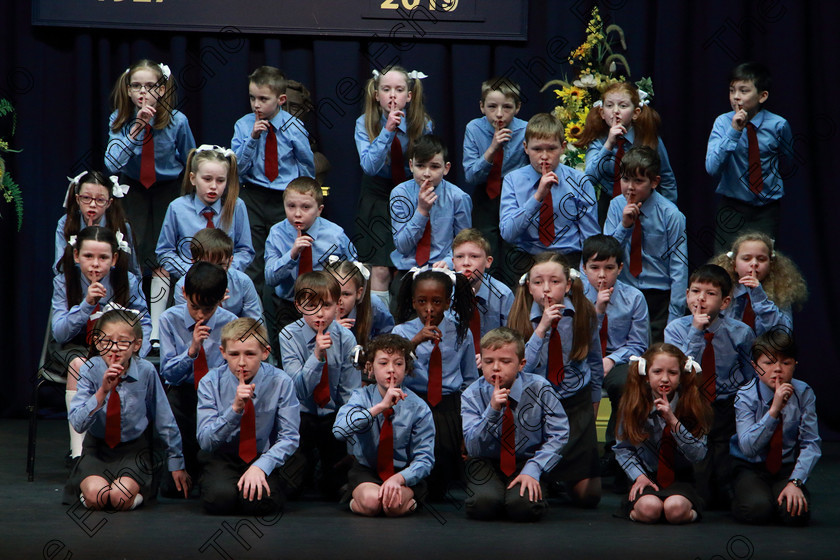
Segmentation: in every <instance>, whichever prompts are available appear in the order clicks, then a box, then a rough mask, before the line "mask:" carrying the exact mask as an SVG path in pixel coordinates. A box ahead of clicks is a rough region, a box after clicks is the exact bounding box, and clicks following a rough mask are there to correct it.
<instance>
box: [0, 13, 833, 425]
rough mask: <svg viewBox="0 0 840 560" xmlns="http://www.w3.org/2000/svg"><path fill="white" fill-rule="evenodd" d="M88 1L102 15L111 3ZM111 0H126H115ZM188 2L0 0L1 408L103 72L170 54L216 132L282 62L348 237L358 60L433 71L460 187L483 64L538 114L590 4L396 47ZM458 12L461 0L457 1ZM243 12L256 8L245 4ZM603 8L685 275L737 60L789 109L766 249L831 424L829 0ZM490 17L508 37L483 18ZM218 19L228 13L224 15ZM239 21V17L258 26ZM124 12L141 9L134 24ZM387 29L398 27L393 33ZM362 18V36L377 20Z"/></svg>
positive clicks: (30, 329)
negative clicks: (667, 164) (81, 21)
mask: <svg viewBox="0 0 840 560" xmlns="http://www.w3.org/2000/svg"><path fill="white" fill-rule="evenodd" d="M400 1H402V0H400ZM423 1H424V2H425V1H426V0H423ZM395 3H396V2H395ZM51 4H52V5H53V7H55V6H56V5H57V4H56V3H55V2H52V3H51ZM61 4H65V3H61ZM75 4H78V3H75ZM93 4H96V3H92V4H91V8H90V10H89V11H90V14H93V13H94V8H99V7H106V6H99V5H97V6H93ZM99 4H103V5H104V4H107V5H108V6H107V7H109V8H114V7H115V6H116V4H118V3H115V2H113V0H109V1H108V2H104V1H103V2H101V3H99ZM123 4H125V5H129V4H130V3H129V2H128V1H127V0H126V1H125V2H123ZM135 4H138V5H139V6H143V7H144V8H146V9H149V10H153V9H157V8H159V5H157V4H155V3H148V2H147V3H141V2H135ZM191 4H193V3H191ZM194 4H197V6H196V7H195V8H194V10H193V12H194V13H193V16H194V17H193V18H192V21H194V22H200V23H201V28H202V29H203V31H202V32H190V31H186V30H180V29H189V28H188V27H187V26H181V25H180V24H178V29H179V30H178V31H175V30H172V28H169V29H164V28H163V26H156V27H155V29H154V30H144V29H130V30H122V29H120V30H116V29H93V28H81V27H80V28H77V27H55V26H33V25H32V17H33V6H32V4H31V3H30V2H27V1H25V0H21V1H15V2H4V4H3V5H4V7H3V8H2V10H3V17H2V22H0V30H2V34H0V95H3V96H5V97H7V98H9V99H10V100H11V101H12V102H14V103H15V105H16V106H17V107H18V109H19V115H18V117H19V120H18V125H19V126H18V133H17V135H16V136H15V137H14V138H13V141H12V144H13V146H14V147H17V148H22V149H23V150H24V151H23V152H22V153H20V154H16V155H13V156H12V157H11V158H10V159H11V165H10V169H11V171H12V172H13V173H14V175H15V177H16V178H17V180H18V182H19V183H20V184H21V185H22V187H23V189H24V194H25V197H26V208H25V212H26V215H25V217H24V225H23V229H22V230H21V231H20V232H19V233H17V232H15V229H14V220H13V219H12V209H11V207H9V206H8V205H6V204H5V203H3V202H2V201H0V213H2V215H3V219H2V220H0V231H2V239H3V241H4V243H3V246H4V249H5V259H4V260H5V262H4V264H3V271H2V273H0V282H2V283H1V284H0V294H2V295H3V297H1V298H0V312H2V323H0V325H2V326H0V328H2V333H3V336H2V337H0V351H2V359H3V362H4V366H5V373H4V375H3V380H4V383H5V386H4V390H3V391H2V395H3V397H2V398H3V401H2V404H3V411H4V413H6V414H13V413H16V414H19V413H21V412H22V410H23V406H24V404H25V402H26V401H27V400H28V398H29V393H30V388H31V377H32V376H33V374H34V373H35V371H36V361H37V356H38V352H39V349H40V345H41V341H42V337H43V334H44V327H45V323H46V320H47V312H48V309H49V302H50V294H51V290H52V275H51V273H50V265H51V263H52V258H53V239H54V231H55V224H56V220H58V218H59V217H60V215H61V212H62V209H61V200H62V196H63V194H64V192H65V189H66V188H67V180H66V177H67V176H68V175H69V176H73V175H75V174H76V173H77V170H78V169H81V167H83V166H86V165H92V166H93V167H96V168H101V167H102V156H103V147H104V142H105V139H106V138H107V134H106V132H107V131H106V127H107V120H108V114H109V113H110V110H111V109H110V107H109V105H108V95H109V92H110V90H111V88H112V86H113V83H114V80H115V78H116V77H117V76H118V75H119V74H120V72H122V71H123V70H124V69H125V68H126V67H127V66H128V65H129V64H131V62H132V61H134V60H137V59H139V58H145V57H148V58H152V59H156V60H160V61H163V62H166V63H167V64H169V66H170V67H171V68H172V69H173V71H174V72H176V76H177V77H178V79H179V81H180V84H181V88H180V96H181V102H180V107H181V109H182V110H183V111H184V113H185V114H186V115H187V116H188V117H189V120H190V123H191V126H192V130H193V132H194V133H195V137H196V140H197V142H198V143H210V144H220V145H229V144H230V139H231V133H232V129H233V123H234V122H235V121H236V119H237V118H239V117H240V116H242V115H243V114H245V113H247V112H248V111H249V106H248V97H247V75H248V73H249V72H250V71H251V70H252V69H253V68H255V67H256V66H259V65H262V64H270V65H275V66H278V67H280V68H282V69H284V70H285V71H286V73H287V75H288V76H290V77H292V78H295V79H297V80H300V81H301V82H303V83H304V84H306V85H307V86H308V87H309V89H310V90H311V91H312V93H313V95H314V98H315V103H316V111H315V114H314V115H313V117H312V119H311V121H310V123H309V126H310V127H311V130H312V132H313V134H314V135H315V136H316V137H317V139H318V141H319V144H320V147H321V150H322V151H323V152H324V153H325V154H326V156H327V157H328V158H329V160H330V162H331V164H332V172H331V173H330V175H329V177H328V180H327V183H328V184H329V186H330V187H331V188H332V190H331V194H330V196H329V198H328V200H327V203H326V204H327V214H328V215H329V218H330V219H332V220H334V221H336V222H338V223H339V224H341V225H342V226H344V227H345V228H346V229H348V231H350V232H353V230H354V223H353V222H354V220H353V218H354V215H355V208H354V206H355V203H356V199H357V195H358V186H359V179H360V169H359V165H358V157H357V154H356V150H355V145H354V143H353V123H354V120H355V119H356V117H357V116H358V115H359V114H360V112H361V100H362V87H363V84H364V81H365V80H366V79H367V78H368V77H369V76H370V71H371V69H373V68H377V69H379V68H382V67H383V66H385V65H387V64H389V63H393V62H400V63H401V64H402V65H403V66H405V67H407V68H409V69H418V70H422V71H424V72H425V73H426V74H428V75H429V77H428V78H427V79H426V80H425V81H424V87H425V90H426V99H427V107H428V110H429V112H430V114H431V115H432V117H433V118H434V121H435V130H436V131H437V132H438V133H439V134H441V135H442V136H443V137H444V139H445V140H446V141H447V142H448V143H449V145H450V148H451V149H450V152H451V153H452V154H454V155H453V157H452V160H453V171H452V172H451V174H450V177H449V178H451V179H452V181H453V182H454V183H455V184H460V183H461V182H462V177H463V174H462V170H461V163H460V153H461V145H462V142H463V131H464V127H465V125H466V124H467V122H468V121H469V120H470V119H473V118H475V117H477V116H479V112H478V99H479V85H480V83H481V81H482V80H485V79H487V78H488V77H490V76H493V75H506V76H508V77H510V78H512V79H514V80H517V81H519V82H520V83H521V84H522V87H523V94H524V99H525V103H524V107H523V109H522V112H521V114H520V116H521V117H523V118H525V119H527V118H528V117H529V116H531V115H533V114H534V113H536V112H540V111H548V110H550V109H551V108H552V107H553V106H554V99H553V94H551V93H550V92H548V93H542V94H541V93H539V88H540V86H541V85H542V84H543V83H544V82H545V81H546V80H549V79H552V78H558V77H562V76H563V75H564V73H566V72H568V69H569V66H568V63H567V57H568V53H569V51H570V50H571V49H573V48H575V47H576V46H577V45H578V44H580V43H581V42H582V41H583V39H584V37H585V26H586V22H587V20H588V15H589V11H590V9H591V8H592V6H593V4H594V3H593V2H590V1H584V0H577V1H570V2H559V1H556V2H539V3H537V2H532V3H530V6H529V10H530V13H529V15H528V21H527V41H526V42H520V41H503V40H488V39H484V40H481V39H476V36H475V35H474V33H477V32H475V31H474V29H475V28H476V27H475V25H473V24H472V23H469V24H466V23H465V24H464V29H465V30H466V29H469V30H470V31H465V32H464V34H463V36H462V38H460V39H457V40H441V39H438V38H435V35H434V33H433V31H434V24H429V23H425V24H423V23H418V24H417V26H418V27H419V29H417V27H412V26H410V25H408V21H407V20H405V21H403V22H402V23H404V24H405V27H403V28H400V29H401V30H402V29H405V30H406V31H405V32H404V33H403V35H402V36H400V37H399V38H398V39H388V38H387V34H385V33H377V34H376V35H375V36H373V35H371V36H369V37H364V38H363V37H356V38H347V37H331V36H330V37H326V36H323V35H321V33H322V32H323V31H324V29H325V28H326V27H328V26H327V25H326V24H324V25H323V26H322V27H319V24H317V23H313V24H312V25H311V27H308V28H307V30H303V29H304V28H303V27H301V28H300V29H301V31H300V32H299V33H298V34H295V35H289V34H272V33H265V32H267V31H268V30H267V29H261V30H256V29H253V28H252V29H248V30H246V29H239V28H237V27H236V26H234V25H231V23H232V21H228V19H227V18H226V15H227V13H228V12H227V11H220V12H216V11H214V10H213V9H212V6H213V5H214V4H213V3H212V2H210V1H209V0H208V1H204V2H194ZM264 4H269V3H268V2H264ZM289 4H301V5H303V4H304V3H291V2H273V3H271V5H272V7H271V8H270V9H269V11H270V10H274V12H273V13H274V14H279V15H272V16H271V17H273V18H275V19H276V20H277V21H282V20H283V17H282V15H283V11H282V6H287V5H289ZM326 4H327V3H326V2H314V3H313V4H312V5H313V6H318V7H320V6H322V5H326ZM340 4H341V5H349V4H351V3H350V2H341V3H340ZM377 4H379V5H382V4H383V2H382V1H381V0H379V1H377V2H358V6H359V7H358V9H357V11H356V12H352V10H351V11H350V12H347V15H346V18H343V19H342V21H339V22H338V23H335V24H330V25H333V26H334V27H336V28H337V27H338V26H339V25H340V24H342V23H346V22H349V21H351V19H352V20H353V21H360V20H359V17H361V16H364V14H368V13H370V10H371V7H372V6H374V7H375V6H376V5H377ZM467 4H468V3H467V2H464V1H463V0H462V1H461V2H460V3H459V4H458V8H457V10H456V13H457V11H458V10H461V9H462V7H464V6H466V5H467ZM487 4H490V3H487ZM46 5H47V3H46V2H45V1H43V2H42V3H41V6H42V7H43V6H46ZM225 5H226V6H228V5H229V6H234V5H236V4H225ZM252 5H257V4H256V3H248V6H252ZM473 5H475V6H478V5H480V3H478V2H475V3H474V4H473ZM493 5H495V6H498V8H497V10H496V11H495V13H493V14H491V15H489V16H488V23H487V26H488V28H487V30H488V33H489V34H490V35H494V36H500V35H504V34H505V33H509V34H508V35H507V38H515V37H517V36H518V35H517V34H518V33H520V32H521V30H522V29H523V26H522V23H523V22H522V21H521V15H522V13H521V9H522V6H523V5H524V3H523V2H515V3H512V2H511V3H508V2H498V3H493ZM238 6H242V4H239V5H238ZM274 6H276V8H275V7H274ZM507 6H515V7H514V8H511V9H508V8H507ZM600 7H601V10H602V14H603V16H604V18H605V21H606V22H607V23H611V22H615V23H618V24H620V25H621V26H622V27H623V28H624V30H625V32H626V40H627V44H628V52H629V54H628V59H629V63H630V66H631V69H632V72H633V76H634V78H636V79H638V78H640V77H642V76H650V77H652V79H653V84H654V87H655V91H656V97H655V98H654V100H653V106H654V107H655V108H656V109H657V110H658V111H659V112H660V113H661V115H662V122H663V127H662V130H661V133H662V137H663V138H664V141H665V143H666V144H667V147H668V152H669V154H670V158H671V162H672V165H673V167H674V171H675V173H676V177H677V182H678V185H679V205H680V207H681V209H682V210H683V211H684V212H685V214H686V215H687V217H688V228H687V232H686V234H687V236H688V239H689V247H690V260H691V265H690V266H692V267H694V266H696V265H698V264H700V263H702V262H704V261H705V260H706V259H707V258H708V257H710V256H711V238H712V235H711V232H712V231H713V226H714V209H715V199H714V196H713V194H712V193H713V190H714V183H713V181H712V180H711V179H710V178H709V176H708V175H707V174H706V172H705V169H704V157H705V152H706V141H707V139H708V135H709V131H710V129H711V126H712V122H713V120H714V118H715V117H716V116H717V115H718V114H720V113H723V112H725V111H728V110H729V104H728V97H727V92H728V83H727V80H726V76H727V72H728V71H729V70H730V68H731V67H732V66H733V65H735V64H736V63H737V62H739V61H742V60H745V59H757V60H761V61H763V62H765V63H767V64H768V65H769V66H770V67H771V68H772V70H773V72H774V78H775V83H774V85H773V88H772V90H771V94H770V98H769V100H768V104H767V107H768V108H769V109H770V110H772V111H774V112H777V113H780V114H782V115H784V116H785V117H786V118H788V119H789V120H790V122H791V125H792V127H793V131H794V134H795V139H796V140H795V147H794V148H795V166H794V169H793V171H792V172H791V174H790V176H789V177H788V178H787V180H786V185H785V186H786V191H787V195H786V197H785V199H784V202H783V212H782V230H783V234H782V236H781V238H780V239H779V241H778V248H779V249H780V250H782V251H785V252H787V253H788V254H790V255H791V256H792V257H793V258H794V259H795V260H796V262H797V263H798V264H799V265H800V267H801V268H802V270H803V272H804V273H805V275H806V277H807V279H808V283H809V287H810V290H811V298H810V300H809V302H808V304H807V305H806V306H805V309H804V310H802V311H801V312H799V313H797V314H796V315H795V324H796V332H797V335H798V339H799V341H800V343H801V347H802V357H801V359H800V365H799V370H798V373H800V374H801V377H802V378H803V379H806V380H807V381H808V382H810V383H811V384H812V385H813V386H814V387H815V389H816V391H817V395H818V404H819V406H820V413H821V416H822V418H823V419H831V420H833V421H834V422H836V421H837V419H838V414H840V413H838V407H836V406H833V403H832V399H831V396H832V395H833V394H836V393H837V392H838V391H840V383H838V380H837V379H838V376H837V373H836V371H837V363H838V357H839V356H838V350H837V348H838V342H840V332H839V331H838V321H837V317H838V315H840V313H838V311H840V309H838V308H840V305H838V300H837V295H836V292H835V282H836V279H837V278H838V277H840V262H838V260H839V259H838V253H840V251H838V250H837V248H836V242H835V239H836V236H837V234H836V232H837V229H836V224H837V218H836V217H835V215H834V213H835V209H837V208H838V207H840V200H838V198H840V197H838V194H837V191H838V189H837V186H836V175H835V173H834V164H835V163H836V161H837V156H836V155H833V151H834V146H836V145H837V144H838V141H839V140H840V138H838V133H839V132H840V131H838V124H840V117H838V114H837V112H836V111H833V107H834V104H833V103H832V101H831V100H832V99H833V96H834V95H835V93H836V92H837V91H840V87H838V86H840V83H838V78H837V73H836V71H835V70H834V66H835V64H834V62H835V60H834V57H835V56H836V53H838V52H840V34H838V33H837V31H836V26H835V22H836V21H837V8H836V4H835V3H833V2H830V1H825V2H798V1H793V0H767V1H761V2H749V1H745V0H709V1H706V2H688V1H685V2H679V1H669V2H656V1H651V2H643V1H630V0H609V1H605V2H601V3H600ZM249 9H250V8H249ZM44 13H45V12H43V11H42V12H40V14H41V15H43V14H44ZM265 13H266V14H267V13H269V12H268V11H267V12H265ZM35 15H36V16H38V12H36V14H35ZM257 15H259V16H262V15H263V14H257ZM500 16H501V17H502V20H501V21H504V22H505V23H506V24H507V27H508V28H509V29H502V28H500V27H498V26H497V25H496V23H498V21H500V19H499V17H500ZM228 17H230V18H231V20H233V18H234V17H235V15H234V16H228ZM236 17H238V18H239V19H237V21H240V22H244V24H245V25H250V24H249V23H248V22H251V23H253V22H254V21H257V20H258V19H260V18H255V19H249V18H250V16H249V18H246V17H245V16H244V15H241V16H236ZM136 21H137V22H141V21H142V18H141V17H139V16H138V18H137V20H136ZM179 21H182V22H183V21H185V20H183V19H182V20H179ZM331 21H334V20H331ZM494 22H495V23H494ZM304 23H305V22H302V20H300V19H299V18H298V19H290V20H289V22H288V25H285V26H284V29H283V30H282V31H283V32H284V33H288V32H290V31H293V30H294V28H295V26H297V25H303V24H304ZM396 23H400V21H394V22H392V25H393V24H396ZM415 23H416V22H415ZM364 25H365V27H364V29H365V30H373V29H378V28H376V27H372V26H371V27H369V26H368V24H366V23H365V24H364ZM408 29H411V31H408ZM253 31H262V33H254V32H253ZM351 31H352V30H350V31H348V30H346V29H345V30H344V31H342V33H344V34H348V33H351ZM371 37H372V38H371ZM467 38H470V39H474V40H466V39H467ZM830 152H832V153H830Z"/></svg>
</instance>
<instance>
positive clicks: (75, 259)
mask: <svg viewBox="0 0 840 560" xmlns="http://www.w3.org/2000/svg"><path fill="white" fill-rule="evenodd" d="M128 250H129V247H128V242H127V241H126V240H125V239H122V240H120V241H118V240H117V236H116V235H114V233H113V232H112V231H111V230H109V229H107V228H104V227H100V226H90V227H86V228H84V229H83V230H81V231H80V232H79V233H78V235H76V236H71V238H70V239H69V241H68V244H67V247H65V249H64V257H63V258H62V260H61V263H60V264H59V272H60V274H58V275H56V276H55V277H54V278H53V295H52V324H51V328H52V338H53V340H54V342H55V343H56V344H57V345H58V346H59V348H57V349H54V350H52V351H50V354H49V355H50V357H51V359H52V360H54V361H56V362H58V364H57V366H56V367H57V368H58V369H61V370H64V371H66V372H67V387H66V391H65V401H66V404H67V410H68V412H69V410H70V403H71V401H72V399H73V397H74V396H75V395H76V383H77V381H78V379H79V372H80V371H81V367H82V365H83V364H84V362H85V360H86V358H87V355H88V349H89V347H90V341H91V340H92V335H93V334H94V333H95V321H94V320H93V319H92V315H94V314H95V313H97V312H99V311H102V310H103V309H104V308H105V306H106V305H107V304H111V303H114V304H117V305H120V306H121V307H124V308H130V309H133V310H134V311H136V312H137V318H136V321H137V322H138V323H139V324H140V326H141V328H142V329H143V337H142V340H141V346H140V356H141V357H142V356H146V355H147V354H148V353H149V350H150V346H149V343H148V341H147V340H146V337H148V336H149V333H150V332H151V330H152V327H151V324H150V322H149V313H148V310H147V308H146V298H145V297H143V292H142V291H141V289H140V280H139V279H138V278H136V277H135V276H134V275H133V274H131V273H130V272H128V253H127V251H128ZM82 439H83V434H80V433H78V432H77V431H75V430H74V429H73V426H72V425H71V426H70V458H71V459H73V458H75V457H78V456H79V455H80V454H81V453H82Z"/></svg>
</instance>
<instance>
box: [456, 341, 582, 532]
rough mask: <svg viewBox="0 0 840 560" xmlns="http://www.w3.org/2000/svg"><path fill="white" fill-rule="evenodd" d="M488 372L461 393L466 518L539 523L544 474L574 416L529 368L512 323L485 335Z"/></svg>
mask: <svg viewBox="0 0 840 560" xmlns="http://www.w3.org/2000/svg"><path fill="white" fill-rule="evenodd" d="M481 359H482V368H481V369H482V375H483V377H481V378H479V379H478V380H476V381H475V382H474V383H473V384H472V385H470V386H469V387H467V389H466V390H465V391H464V393H463V394H462V395H461V417H462V420H463V426H464V444H465V446H466V450H467V454H468V455H469V457H470V458H469V460H468V463H467V487H468V492H467V495H468V497H467V500H466V503H465V505H466V513H467V516H469V517H472V518H475V519H494V518H496V517H500V516H502V515H504V514H507V516H508V518H510V519H512V520H514V521H536V520H538V519H539V518H541V517H542V515H543V514H544V513H545V510H546V509H547V508H548V504H547V503H546V500H545V497H544V496H545V493H546V489H545V485H544V484H542V483H541V481H540V478H541V477H542V475H543V474H544V473H547V472H550V471H551V469H552V468H553V467H554V466H555V465H556V464H557V462H558V461H559V460H560V457H561V455H560V452H561V451H562V450H563V447H564V446H565V445H566V442H567V441H568V439H569V421H568V418H567V417H566V412H565V411H564V410H563V406H562V405H561V404H560V399H559V398H557V396H556V394H555V393H554V389H553V388H552V386H551V384H550V383H549V382H548V381H547V380H546V379H545V378H544V377H542V376H539V375H534V374H530V373H524V372H523V371H522V368H523V367H524V366H525V341H524V340H523V339H522V336H521V335H520V334H519V333H517V332H516V331H514V330H512V329H509V328H507V327H500V328H498V329H493V330H492V331H490V332H489V333H487V334H486V335H484V338H482V339H481Z"/></svg>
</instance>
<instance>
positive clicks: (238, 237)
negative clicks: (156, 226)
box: [155, 194, 255, 278]
mask: <svg viewBox="0 0 840 560" xmlns="http://www.w3.org/2000/svg"><path fill="white" fill-rule="evenodd" d="M207 210H212V211H213V217H212V218H211V220H212V221H213V225H214V226H215V227H217V228H218V227H220V225H219V224H220V222H221V219H222V216H221V212H222V201H221V200H217V201H216V202H214V203H213V204H212V205H211V206H207V205H206V204H204V203H203V202H202V201H201V199H199V198H198V196H196V195H195V194H186V195H184V196H181V197H178V198H176V199H175V200H173V201H172V202H171V203H170V204H169V208H167V209H166V216H164V218H163V227H161V230H160V237H159V238H158V243H157V249H155V253H156V254H157V257H158V261H159V262H160V263H161V264H162V265H163V268H165V269H166V270H167V271H168V272H169V274H171V275H172V276H175V277H176V278H177V277H181V276H183V275H184V274H186V273H187V270H189V268H190V266H192V251H191V250H190V242H191V240H192V237H193V236H194V235H195V234H196V233H198V232H199V231H200V230H202V229H204V228H206V227H207V219H206V218H205V217H204V216H202V215H201V214H202V212H205V211H207ZM224 232H225V233H227V234H228V235H229V236H230V238H231V239H233V263H232V264H231V266H233V268H235V269H237V270H242V271H244V270H245V269H246V268H247V267H248V265H249V264H251V261H252V260H254V254H255V253H254V247H253V244H252V243H251V226H250V225H249V222H248V210H247V209H246V208H245V203H244V202H242V199H237V200H236V206H235V207H234V210H233V218H232V219H231V222H230V226H229V227H228V229H226V230H224Z"/></svg>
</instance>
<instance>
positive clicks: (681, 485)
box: [615, 467, 703, 521]
mask: <svg viewBox="0 0 840 560" xmlns="http://www.w3.org/2000/svg"><path fill="white" fill-rule="evenodd" d="M645 474H646V475H647V477H648V478H649V479H650V481H651V482H653V483H654V484H656V485H657V486H658V485H659V484H658V483H657V481H656V474H653V473H645ZM630 486H631V487H632V486H633V481H630ZM642 496H656V497H657V498H659V499H660V500H662V501H665V499H666V498H670V497H671V496H682V497H683V498H685V499H686V500H688V501H689V502H691V507H692V508H694V511H696V512H697V520H698V521H699V520H700V517H701V515H702V513H703V499H702V498H701V497H700V494H699V493H698V492H697V489H696V488H695V485H694V470H693V469H692V468H691V467H688V468H684V469H677V470H676V471H675V472H674V482H672V483H671V485H670V486H668V488H660V489H659V490H654V489H653V488H652V487H651V486H648V487H647V488H645V489H644V490H642V493H641V495H640V496H639V498H641V497H642ZM639 498H636V499H635V500H633V501H630V492H628V493H627V494H626V495H625V496H624V499H623V500H621V506H620V507H619V510H618V512H617V513H616V514H615V517H621V518H624V519H630V512H631V511H633V507H634V506H635V505H636V502H637V501H638V500H639Z"/></svg>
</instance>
